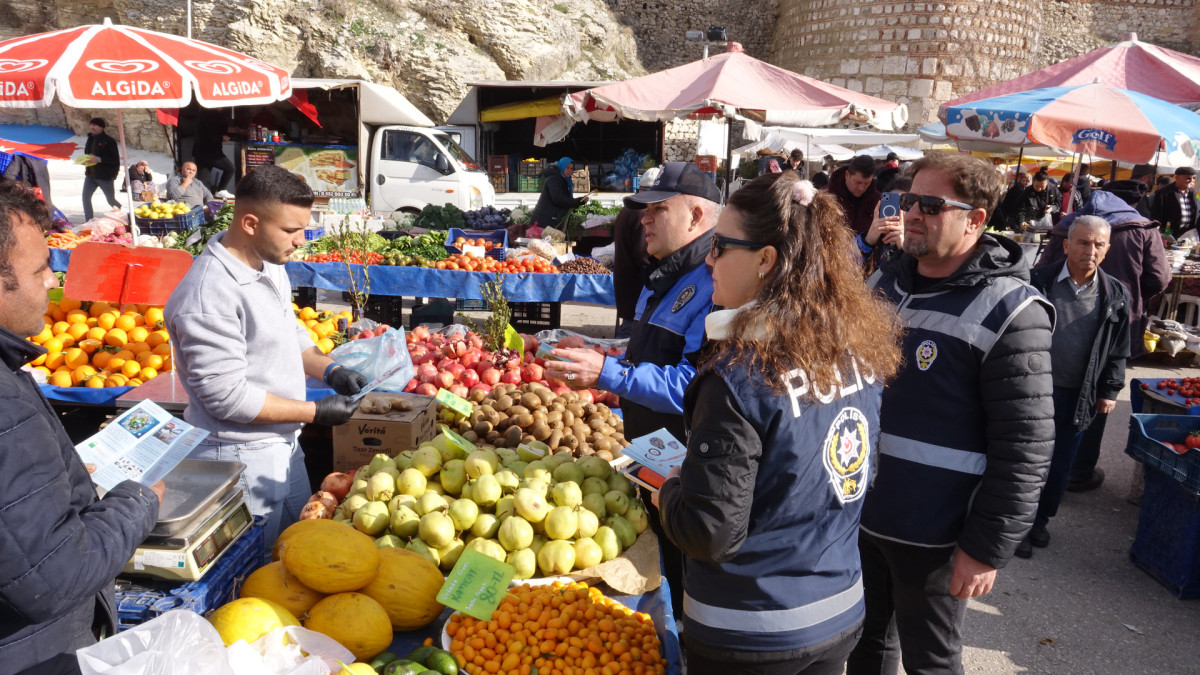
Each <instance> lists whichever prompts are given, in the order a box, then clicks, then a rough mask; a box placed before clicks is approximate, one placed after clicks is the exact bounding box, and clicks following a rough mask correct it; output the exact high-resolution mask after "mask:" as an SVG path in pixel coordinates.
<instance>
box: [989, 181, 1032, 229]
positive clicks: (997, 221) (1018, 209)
mask: <svg viewBox="0 0 1200 675" xmlns="http://www.w3.org/2000/svg"><path fill="white" fill-rule="evenodd" d="M1025 190H1026V186H1024V185H1021V184H1020V183H1013V184H1012V185H1011V186H1009V188H1008V190H1006V191H1005V192H1004V197H1003V198H1002V199H1001V200H1000V205H999V206H998V207H996V211H995V212H994V213H993V214H992V217H991V220H990V221H989V222H988V225H990V226H991V227H994V228H996V229H998V230H1002V229H1005V228H1008V229H1011V230H1015V229H1017V228H1018V226H1019V225H1020V224H1021V214H1022V209H1023V208H1024V206H1025Z"/></svg>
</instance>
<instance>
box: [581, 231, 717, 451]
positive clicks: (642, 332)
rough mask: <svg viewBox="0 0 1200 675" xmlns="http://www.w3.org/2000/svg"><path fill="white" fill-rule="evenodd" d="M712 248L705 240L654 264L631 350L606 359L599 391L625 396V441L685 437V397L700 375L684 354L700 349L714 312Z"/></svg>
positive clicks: (645, 274)
mask: <svg viewBox="0 0 1200 675" xmlns="http://www.w3.org/2000/svg"><path fill="white" fill-rule="evenodd" d="M709 244H710V242H709V238H708V237H706V236H701V237H698V238H697V239H696V240H695V241H693V242H692V243H690V244H688V245H687V246H684V247H683V248H681V249H679V250H678V251H676V252H674V253H672V254H671V255H669V256H667V257H666V258H664V259H663V260H661V261H652V262H651V265H650V267H647V268H646V269H645V270H644V271H643V277H642V278H643V280H644V281H645V284H646V286H645V288H644V289H642V294H641V296H640V297H639V298H638V304H637V322H636V323H635V324H634V326H633V334H632V335H631V336H630V338H629V347H628V348H627V349H626V351H625V354H624V356H622V357H619V358H616V357H612V356H610V357H607V358H606V359H605V360H604V368H603V370H601V372H600V380H599V382H598V386H599V388H600V389H604V390H605V391H611V392H613V393H615V394H617V395H618V396H620V397H621V411H622V413H623V414H624V418H625V436H626V437H627V438H637V437H638V436H644V435H646V434H648V433H650V432H652V431H656V430H658V429H661V428H663V427H666V428H667V429H668V430H669V431H670V432H671V433H672V434H673V435H674V436H676V437H677V438H683V434H684V427H683V392H684V390H685V389H686V388H687V386H688V383H689V382H691V381H692V376H694V375H695V374H696V368H695V367H694V366H693V365H692V364H691V363H690V362H689V361H688V359H687V358H686V357H685V355H686V354H691V353H693V352H695V351H696V350H698V349H700V345H701V343H702V342H703V341H704V318H705V317H706V316H708V313H709V311H710V310H711V309H712V273H711V272H709V270H708V267H707V266H706V265H705V264H704V257H705V256H706V255H708V249H709Z"/></svg>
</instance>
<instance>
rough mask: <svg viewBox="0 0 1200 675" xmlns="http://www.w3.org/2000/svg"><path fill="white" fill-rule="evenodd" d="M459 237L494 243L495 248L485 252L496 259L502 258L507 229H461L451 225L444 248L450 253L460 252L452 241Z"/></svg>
mask: <svg viewBox="0 0 1200 675" xmlns="http://www.w3.org/2000/svg"><path fill="white" fill-rule="evenodd" d="M459 237H464V238H466V239H487V240H489V241H491V242H493V243H495V244H496V246H495V248H493V249H492V250H490V251H488V252H487V257H489V258H495V259H496V260H504V255H505V249H507V248H508V231H507V230H503V229H500V230H493V231H491V232H480V231H478V230H461V229H459V228H457V227H452V228H450V230H449V231H448V232H447V233H446V250H447V251H449V252H450V253H452V254H453V253H462V249H461V248H459V247H457V246H455V245H454V241H455V240H456V239H458V238H459Z"/></svg>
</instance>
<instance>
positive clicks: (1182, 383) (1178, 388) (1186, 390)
mask: <svg viewBox="0 0 1200 675" xmlns="http://www.w3.org/2000/svg"><path fill="white" fill-rule="evenodd" d="M1149 387H1150V385H1148V384H1147V383H1145V382H1143V383H1142V388H1143V389H1148V388H1149ZM1155 387H1156V388H1157V389H1160V390H1162V391H1165V392H1166V393H1167V394H1168V395H1170V396H1175V395H1176V394H1178V395H1180V396H1182V397H1183V403H1184V405H1186V406H1188V407H1189V408H1190V407H1192V406H1194V405H1200V377H1185V378H1183V379H1181V380H1176V379H1174V378H1167V379H1163V380H1159V381H1158V384H1156V385H1155Z"/></svg>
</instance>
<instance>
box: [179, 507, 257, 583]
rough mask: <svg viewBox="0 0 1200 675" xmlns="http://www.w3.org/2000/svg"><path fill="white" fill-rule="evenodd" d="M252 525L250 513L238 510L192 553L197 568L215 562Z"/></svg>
mask: <svg viewBox="0 0 1200 675" xmlns="http://www.w3.org/2000/svg"><path fill="white" fill-rule="evenodd" d="M249 524H250V513H249V512H248V511H246V509H238V510H237V511H235V512H234V513H233V515H232V516H230V518H229V520H226V521H225V522H224V524H222V525H221V526H220V527H218V528H217V529H216V531H215V532H213V533H212V534H211V535H209V536H208V537H205V539H204V540H203V541H201V542H200V544H199V545H197V546H196V548H195V550H194V551H192V558H193V559H194V560H195V561H196V567H200V568H203V567H205V566H206V565H208V564H209V563H211V562H212V561H213V559H214V558H216V557H217V556H218V555H220V553H221V551H224V550H225V548H226V547H227V546H229V545H230V544H232V543H233V540H235V539H237V537H238V535H239V534H241V533H242V530H244V529H246V526H247V525H249Z"/></svg>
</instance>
